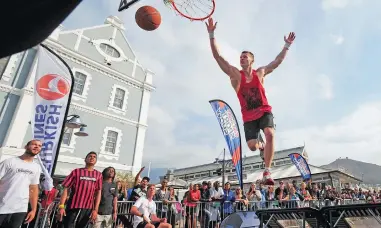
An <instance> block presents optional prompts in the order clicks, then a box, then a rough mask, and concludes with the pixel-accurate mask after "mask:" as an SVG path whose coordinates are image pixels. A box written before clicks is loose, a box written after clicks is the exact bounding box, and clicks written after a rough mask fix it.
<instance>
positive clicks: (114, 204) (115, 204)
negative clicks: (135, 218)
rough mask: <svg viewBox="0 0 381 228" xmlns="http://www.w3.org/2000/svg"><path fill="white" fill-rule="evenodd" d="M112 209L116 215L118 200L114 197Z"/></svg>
mask: <svg viewBox="0 0 381 228" xmlns="http://www.w3.org/2000/svg"><path fill="white" fill-rule="evenodd" d="M113 209H114V214H118V198H117V197H114V202H113Z"/></svg>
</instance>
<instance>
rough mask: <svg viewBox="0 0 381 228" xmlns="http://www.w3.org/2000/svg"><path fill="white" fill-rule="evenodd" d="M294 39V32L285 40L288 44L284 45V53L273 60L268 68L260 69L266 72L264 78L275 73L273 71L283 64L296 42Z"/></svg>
mask: <svg viewBox="0 0 381 228" xmlns="http://www.w3.org/2000/svg"><path fill="white" fill-rule="evenodd" d="M294 39H295V34H294V33H293V32H292V33H290V34H289V35H288V37H287V38H286V37H285V38H284V41H285V42H286V44H285V45H284V47H283V49H282V51H281V52H280V53H279V54H278V55H277V57H276V58H275V60H273V61H272V62H271V63H270V64H268V65H267V66H264V67H260V69H263V70H264V71H265V72H264V76H266V75H267V74H270V73H271V72H273V70H275V69H276V68H278V66H279V65H280V64H281V63H282V62H283V60H284V59H285V58H286V55H287V52H288V49H289V48H290V46H291V44H292V42H293V41H294Z"/></svg>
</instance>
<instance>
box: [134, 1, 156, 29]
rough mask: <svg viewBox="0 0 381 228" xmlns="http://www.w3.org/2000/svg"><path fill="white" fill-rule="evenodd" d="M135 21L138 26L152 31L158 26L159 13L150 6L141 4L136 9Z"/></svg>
mask: <svg viewBox="0 0 381 228" xmlns="http://www.w3.org/2000/svg"><path fill="white" fill-rule="evenodd" d="M135 21H136V24H138V26H139V27H140V28H142V29H144V30H146V31H152V30H155V29H157V28H158V27H159V26H160V23H161V15H160V13H159V11H157V10H156V9H155V8H153V7H152V6H142V7H140V8H139V9H138V10H137V11H136V14H135Z"/></svg>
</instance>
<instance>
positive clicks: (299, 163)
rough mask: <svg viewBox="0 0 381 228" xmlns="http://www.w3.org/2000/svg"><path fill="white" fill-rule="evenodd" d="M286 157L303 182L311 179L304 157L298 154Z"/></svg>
mask: <svg viewBox="0 0 381 228" xmlns="http://www.w3.org/2000/svg"><path fill="white" fill-rule="evenodd" d="M288 156H289V157H290V158H291V161H292V162H293V163H294V165H295V166H296V168H297V169H298V170H299V172H300V175H301V176H302V178H303V180H309V179H311V170H310V167H309V166H308V163H307V161H306V159H304V157H303V156H302V155H300V154H298V153H292V154H289V155H288Z"/></svg>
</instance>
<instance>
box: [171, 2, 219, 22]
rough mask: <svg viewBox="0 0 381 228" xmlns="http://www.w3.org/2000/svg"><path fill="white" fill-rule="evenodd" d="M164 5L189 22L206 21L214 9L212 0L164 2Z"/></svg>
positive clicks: (214, 4)
mask: <svg viewBox="0 0 381 228" xmlns="http://www.w3.org/2000/svg"><path fill="white" fill-rule="evenodd" d="M164 4H165V5H167V6H169V7H171V8H173V10H175V11H176V12H177V13H178V14H180V16H182V17H185V18H188V19H189V20H191V21H203V20H205V19H208V18H209V17H210V16H212V15H213V13H214V9H215V8H216V3H215V1H214V0H164Z"/></svg>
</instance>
